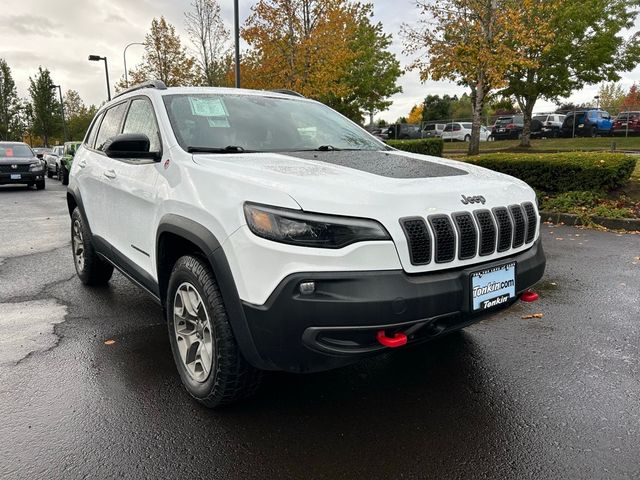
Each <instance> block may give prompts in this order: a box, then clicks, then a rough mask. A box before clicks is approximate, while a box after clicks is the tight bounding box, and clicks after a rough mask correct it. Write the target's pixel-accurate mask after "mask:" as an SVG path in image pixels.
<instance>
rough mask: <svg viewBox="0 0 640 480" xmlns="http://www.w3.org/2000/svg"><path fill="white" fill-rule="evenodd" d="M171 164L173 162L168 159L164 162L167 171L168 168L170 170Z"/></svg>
mask: <svg viewBox="0 0 640 480" xmlns="http://www.w3.org/2000/svg"><path fill="white" fill-rule="evenodd" d="M170 163H171V160H169V159H168V158H167V159H166V160H165V161H164V169H165V170H166V169H167V168H169V164H170Z"/></svg>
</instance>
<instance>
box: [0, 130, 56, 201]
mask: <svg viewBox="0 0 640 480" xmlns="http://www.w3.org/2000/svg"><path fill="white" fill-rule="evenodd" d="M44 175H45V163H44V160H40V159H39V158H38V157H37V156H36V154H35V153H34V151H33V150H31V147H30V146H29V145H27V144H26V143H22V142H0V185H6V184H16V183H17V184H20V183H22V184H25V183H26V184H27V185H28V186H30V187H32V186H33V185H35V186H36V188H37V189H38V190H43V189H44V181H45V180H44Z"/></svg>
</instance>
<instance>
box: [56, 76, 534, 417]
mask: <svg viewBox="0 0 640 480" xmlns="http://www.w3.org/2000/svg"><path fill="white" fill-rule="evenodd" d="M67 200H68V205H69V212H70V214H71V219H72V246H73V255H74V260H75V266H76V270H77V272H78V276H79V277H80V279H81V280H82V282H83V283H85V284H87V285H98V284H105V283H107V282H108V281H109V279H110V277H111V275H112V272H113V267H116V268H118V269H119V270H120V271H121V272H122V273H123V274H124V275H126V276H127V277H128V278H129V279H131V280H132V281H133V282H135V283H136V284H137V285H138V286H140V287H141V288H142V289H144V290H146V291H147V292H148V293H149V294H150V295H151V296H152V297H153V298H155V299H156V300H157V301H158V303H159V304H160V305H162V307H163V309H164V313H165V315H166V320H167V324H168V329H169V336H170V341H171V346H172V350H173V355H174V359H175V362H176V365H177V369H178V371H179V373H180V377H181V379H182V382H183V383H184V385H185V387H186V389H187V390H188V392H189V393H190V394H191V395H192V396H193V397H195V398H196V399H198V400H199V401H201V402H202V403H204V404H205V405H208V406H211V407H215V406H218V405H221V404H224V403H228V402H231V401H233V400H235V399H238V398H240V397H243V396H246V395H247V394H249V393H251V392H252V391H253V390H255V388H256V386H257V385H258V383H259V379H260V377H261V375H260V372H261V371H262V370H284V371H289V372H312V371H319V370H326V369H330V368H334V367H340V366H343V365H347V364H350V363H352V362H354V361H357V360H359V359H362V358H365V357H368V356H371V355H375V354H378V353H382V352H385V351H387V350H389V349H390V348H396V347H401V346H403V345H412V344H418V343H421V342H424V341H427V340H429V339H432V338H434V337H437V336H439V335H442V334H444V333H447V332H451V331H453V330H457V329H460V328H463V327H465V326H467V325H469V324H471V323H473V322H475V321H477V320H479V319H481V318H482V317H483V315H485V314H487V313H489V312H494V311H496V309H500V308H504V307H506V306H509V305H511V304H513V303H514V302H515V301H516V300H517V298H518V296H519V295H520V294H521V293H523V292H525V291H526V290H527V289H528V288H529V287H531V286H532V285H533V284H535V283H536V282H537V281H538V280H539V279H540V278H541V276H542V274H543V272H544V267H545V257H544V254H543V251H542V246H541V245H540V240H539V228H538V224H539V215H538V212H537V209H536V198H535V194H534V192H533V190H532V189H531V188H530V187H528V186H527V185H526V184H525V183H523V182H521V181H519V180H517V179H515V178H512V177H509V176H506V175H502V174H499V173H495V172H492V171H489V170H485V169H482V168H479V167H475V166H473V165H469V164H465V163H461V162H455V161H450V160H445V159H442V158H434V157H425V156H422V155H417V154H411V153H406V152H402V151H398V150H395V149H392V148H390V147H388V146H386V145H385V144H384V143H382V142H381V141H379V140H378V139H376V138H375V137H373V136H372V135H370V134H368V133H367V132H366V131H365V130H363V129H361V128H360V127H358V126H357V125H355V124H354V123H352V122H350V121H349V120H347V119H346V118H344V117H342V116H341V115H339V114H338V113H336V112H335V111H333V110H331V109H330V108H328V107H326V106H324V105H322V104H321V103H318V102H315V101H312V100H308V99H305V98H301V97H300V96H299V95H297V94H294V93H293V92H286V91H280V92H265V91H250V90H235V89H223V88H166V87H165V86H164V85H163V84H162V83H161V82H150V83H148V84H146V85H141V86H138V87H134V88H132V89H129V90H127V91H126V92H124V93H123V94H121V95H119V96H117V97H116V98H115V99H114V100H112V101H111V102H109V103H107V104H106V105H105V106H103V107H102V108H101V109H100V111H99V112H98V113H97V114H96V117H95V119H94V120H93V123H92V125H91V126H90V128H89V130H88V132H87V135H86V138H85V139H84V142H83V145H82V146H81V147H80V148H79V149H78V151H77V153H76V156H75V158H74V161H73V166H72V169H71V176H70V182H69V190H68V196H67Z"/></svg>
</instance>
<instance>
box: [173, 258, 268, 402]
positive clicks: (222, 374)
mask: <svg viewBox="0 0 640 480" xmlns="http://www.w3.org/2000/svg"><path fill="white" fill-rule="evenodd" d="M166 314H167V326H168V329H169V339H170V343H171V351H172V352H173V359H174V361H175V363H176V367H177V369H178V372H179V374H180V379H181V380H182V383H183V385H184V386H185V388H186V389H187V392H189V394H190V395H191V396H192V397H194V398H195V399H196V400H198V401H199V402H201V403H203V404H204V405H206V406H207V407H210V408H215V407H218V406H221V405H224V404H228V403H231V402H234V401H236V400H239V399H241V398H244V397H247V396H249V395H251V394H252V393H254V392H255V390H256V389H257V388H258V386H259V385H260V380H261V378H262V372H260V371H259V370H257V369H255V368H254V367H252V366H251V365H249V363H247V361H246V360H245V359H244V357H243V356H242V353H241V352H240V349H239V347H238V344H237V343H236V340H235V337H234V335H233V332H232V330H231V326H230V325H229V321H228V319H227V312H226V309H225V306H224V303H223V301H222V296H221V295H220V290H219V289H218V284H217V283H216V280H215V278H214V276H213V273H212V272H211V269H210V267H209V265H208V264H207V263H206V262H205V261H204V260H202V259H201V258H199V257H196V256H191V255H187V256H184V257H181V258H180V259H178V261H177V262H176V264H175V266H174V267H173V271H172V272H171V277H170V279H169V286H168V289H167V300H166Z"/></svg>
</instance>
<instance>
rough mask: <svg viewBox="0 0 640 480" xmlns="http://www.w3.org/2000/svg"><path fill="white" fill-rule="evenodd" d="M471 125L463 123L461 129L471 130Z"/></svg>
mask: <svg viewBox="0 0 640 480" xmlns="http://www.w3.org/2000/svg"><path fill="white" fill-rule="evenodd" d="M471 126H472V125H471V124H470V123H463V124H462V128H464V129H466V130H471Z"/></svg>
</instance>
